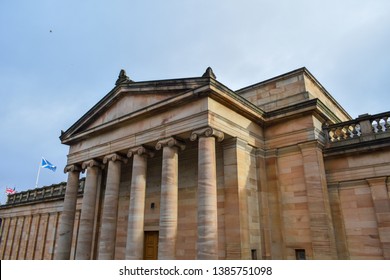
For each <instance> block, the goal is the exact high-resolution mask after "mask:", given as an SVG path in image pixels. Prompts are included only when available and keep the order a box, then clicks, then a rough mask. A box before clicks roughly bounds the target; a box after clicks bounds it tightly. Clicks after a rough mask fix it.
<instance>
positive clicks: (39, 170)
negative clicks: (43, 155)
mask: <svg viewBox="0 0 390 280" xmlns="http://www.w3.org/2000/svg"><path fill="white" fill-rule="evenodd" d="M41 164H42V159H41V161H40V162H39V166H38V174H37V180H36V182H35V187H36V188H38V180H39V173H41Z"/></svg>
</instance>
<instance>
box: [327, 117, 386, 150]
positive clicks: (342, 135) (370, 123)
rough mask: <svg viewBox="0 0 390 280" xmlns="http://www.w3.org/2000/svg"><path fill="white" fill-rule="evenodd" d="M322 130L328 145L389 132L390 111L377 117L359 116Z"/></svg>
mask: <svg viewBox="0 0 390 280" xmlns="http://www.w3.org/2000/svg"><path fill="white" fill-rule="evenodd" d="M323 129H324V132H325V135H326V139H327V141H328V143H335V142H341V141H345V140H350V139H356V138H360V137H363V136H368V135H375V134H379V133H383V132H390V111H389V112H385V113H380V114H377V115H369V114H366V115H361V116H359V117H358V118H357V119H354V120H351V121H347V122H342V123H337V124H332V125H325V126H324V127H323Z"/></svg>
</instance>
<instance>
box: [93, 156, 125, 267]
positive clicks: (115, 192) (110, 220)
mask: <svg viewBox="0 0 390 280" xmlns="http://www.w3.org/2000/svg"><path fill="white" fill-rule="evenodd" d="M122 162H123V163H126V162H127V159H125V158H123V157H121V156H120V155H118V154H111V155H108V156H105V157H104V159H103V163H104V164H106V163H108V167H107V183H106V192H105V194H104V202H103V213H102V226H101V231H100V240H99V254H98V259H99V260H113V259H114V257H115V240H116V226H117V218H118V199H119V184H120V178H121V164H122Z"/></svg>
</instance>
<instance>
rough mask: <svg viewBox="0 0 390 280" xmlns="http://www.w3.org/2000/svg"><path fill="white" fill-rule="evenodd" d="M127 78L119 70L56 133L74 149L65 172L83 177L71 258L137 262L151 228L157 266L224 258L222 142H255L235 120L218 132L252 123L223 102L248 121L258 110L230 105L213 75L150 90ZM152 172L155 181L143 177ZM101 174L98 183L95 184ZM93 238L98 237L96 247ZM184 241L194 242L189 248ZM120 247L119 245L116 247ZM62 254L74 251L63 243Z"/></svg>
mask: <svg viewBox="0 0 390 280" xmlns="http://www.w3.org/2000/svg"><path fill="white" fill-rule="evenodd" d="M124 75H125V73H124V72H121V73H120V76H119V78H118V81H119V82H117V86H116V87H115V88H114V90H113V91H112V92H111V93H109V95H108V96H106V98H105V99H103V100H102V101H101V102H100V103H98V104H97V105H96V106H95V108H92V109H91V111H90V112H88V113H87V114H86V115H85V116H84V117H82V118H81V119H80V120H79V121H78V122H77V123H76V124H75V125H74V126H73V127H71V128H70V129H69V130H68V131H67V132H65V133H64V134H63V135H62V136H61V138H62V141H63V143H65V144H69V145H70V150H69V151H70V152H69V155H68V163H69V165H70V164H73V165H77V166H82V168H83V170H85V171H86V173H87V176H86V182H85V192H84V198H83V209H82V216H81V220H82V221H83V225H82V227H81V228H80V230H79V235H78V241H77V247H76V259H90V258H98V259H115V258H126V259H142V258H143V257H144V254H145V239H144V236H145V232H148V231H157V232H158V254H157V257H158V259H176V258H196V259H218V258H219V256H222V257H224V255H225V254H226V253H225V251H226V250H225V245H224V239H225V238H226V236H225V229H224V226H225V225H224V224H225V221H224V219H220V218H219V217H223V213H224V210H223V207H222V205H220V206H218V201H219V200H221V199H222V200H223V199H224V198H223V197H224V196H223V188H222V187H223V176H224V175H223V174H222V173H223V172H222V171H223V168H222V167H223V166H224V163H223V161H224V158H223V149H222V143H223V140H224V138H226V137H227V138H232V137H233V138H236V137H237V136H238V135H235V134H240V135H239V136H240V137H241V138H244V141H245V142H249V143H256V142H258V141H259V140H258V139H256V137H253V136H251V135H250V134H249V131H248V132H247V134H246V135H241V133H240V132H241V131H240V130H242V129H240V124H239V123H237V125H236V127H235V128H234V127H233V130H232V127H230V128H229V130H230V131H227V133H225V132H224V126H225V125H226V116H227V115H229V114H232V113H233V114H236V115H237V116H238V117H239V118H238V119H237V120H238V121H240V122H241V121H243V120H247V122H250V120H249V119H248V118H246V117H242V116H239V115H238V114H237V113H235V112H234V111H232V110H231V109H230V108H229V107H228V106H226V105H225V104H228V102H233V103H234V104H236V105H237V104H239V105H241V106H242V108H243V109H245V111H246V113H247V114H249V116H251V117H255V116H256V115H258V113H259V112H260V111H259V110H254V109H251V108H249V109H248V108H246V107H244V106H243V105H245V100H244V99H242V100H241V99H238V100H237V98H233V96H232V95H231V94H230V93H229V92H228V91H226V89H224V88H223V86H222V85H221V84H219V83H218V82H217V81H216V80H215V76H214V74H213V73H212V70H211V69H208V70H207V71H206V72H205V74H204V75H203V76H202V77H200V78H192V79H187V80H177V81H169V82H166V81H160V82H159V84H157V85H156V86H154V87H152V88H151V86H150V83H147V84H144V83H142V82H141V83H134V82H132V81H131V80H130V79H128V78H126V77H125V76H124ZM178 92H179V93H178ZM214 95H215V96H214ZM217 95H218V98H219V100H216V99H215V98H214V97H217ZM127 99H128V100H127ZM118 100H119V101H118ZM220 101H223V102H222V103H221V102H220ZM145 102H150V104H149V105H147V104H146V106H145V104H144V103H145ZM141 103H142V106H143V107H141ZM223 103H225V104H223ZM123 104H127V106H124V105H123ZM113 108H115V110H114V109H113ZM217 108H218V110H219V111H221V109H223V108H225V109H224V110H223V111H221V112H222V113H223V114H225V115H226V116H223V115H222V116H219V115H218V114H220V113H218V114H216V112H214V111H216V109H217ZM111 112H112V113H111ZM112 114H115V117H116V118H114V117H113V116H111V115H112ZM258 117H259V116H257V118H258ZM118 118H119V120H120V121H119V122H118ZM260 118H261V116H260ZM254 132H256V133H259V134H261V129H260V128H259V127H257V128H256V127H255V126H254ZM104 135H105V136H104ZM102 140H103V141H102ZM217 144H218V145H217ZM218 149H219V150H220V154H219V159H218V158H217V153H218V151H217V150H218ZM193 155H195V156H196V157H195V158H193ZM182 156H183V157H184V158H183V159H181V157H182ZM189 158H191V160H190V161H188V159H189ZM196 158H197V160H196ZM194 159H195V160H194ZM226 160H229V159H228V158H227V159H226ZM184 162H185V163H184ZM181 163H184V165H181ZM217 165H219V170H220V172H219V173H220V174H218V166H217ZM155 170H156V171H157V170H158V172H159V176H158V177H159V178H158V179H157V180H156V178H155V177H156V176H155V175H154V176H153V179H148V178H150V177H149V174H148V173H149V172H155ZM100 172H102V174H104V175H105V176H100V177H99V178H101V180H104V182H98V179H97V178H98V174H99V173H100ZM189 174H191V175H195V176H189ZM74 176H76V175H73V176H71V178H72V180H74V178H73V177H74ZM218 178H219V179H218ZM218 180H219V183H218ZM218 184H219V186H220V190H218ZM98 185H100V186H101V188H102V191H101V192H100V193H101V195H100V196H101V197H100V199H99V198H98V197H97V186H98ZM121 193H122V194H125V197H123V196H121ZM149 193H150V195H149ZM182 196H184V197H186V199H184V200H183V202H181V200H182V198H181V197H182ZM179 200H180V202H179ZM96 201H99V203H100V204H99V205H95V203H94V202H96ZM149 201H153V202H151V203H149ZM186 202H187V203H188V205H190V206H187V205H185V204H186ZM66 203H67V202H65V205H66ZM99 209H100V210H99ZM124 209H126V210H125V211H122V210H124ZM181 209H185V210H183V212H181ZM152 213H153V214H152ZM189 216H190V218H189ZM151 217H153V218H151ZM156 217H158V218H157V219H156ZM96 218H97V219H96ZM64 219H65V216H63V217H61V219H60V224H63V223H65V222H66V221H65V220H64ZM67 219H68V220H70V218H67ZM94 221H95V222H94ZM118 221H120V222H119V224H118ZM123 221H125V223H123ZM181 230H183V232H181ZM184 233H185V234H184ZM92 240H97V242H96V244H95V245H94V246H92ZM182 240H186V241H188V240H191V243H190V244H191V248H186V246H187V247H188V246H189V245H188V242H186V243H187V244H183V243H181V241H182ZM119 244H123V245H122V246H123V247H124V248H123V247H122V249H119V250H118V245H119ZM62 247H63V248H64V249H62V250H70V249H69V248H70V244H69V243H67V244H65V245H61V248H62ZM93 247H96V250H95V252H92V248H93ZM248 247H249V245H248ZM58 252H59V251H58ZM56 258H64V259H66V256H62V257H61V256H59V255H58V256H57V254H56Z"/></svg>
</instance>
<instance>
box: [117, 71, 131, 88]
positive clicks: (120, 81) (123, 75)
mask: <svg viewBox="0 0 390 280" xmlns="http://www.w3.org/2000/svg"><path fill="white" fill-rule="evenodd" d="M132 82H133V81H132V80H131V79H130V78H129V77H128V76H127V75H126V71H125V70H123V69H121V71H120V72H119V75H118V79H117V80H116V82H115V85H116V86H118V85H120V84H123V83H132Z"/></svg>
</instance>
